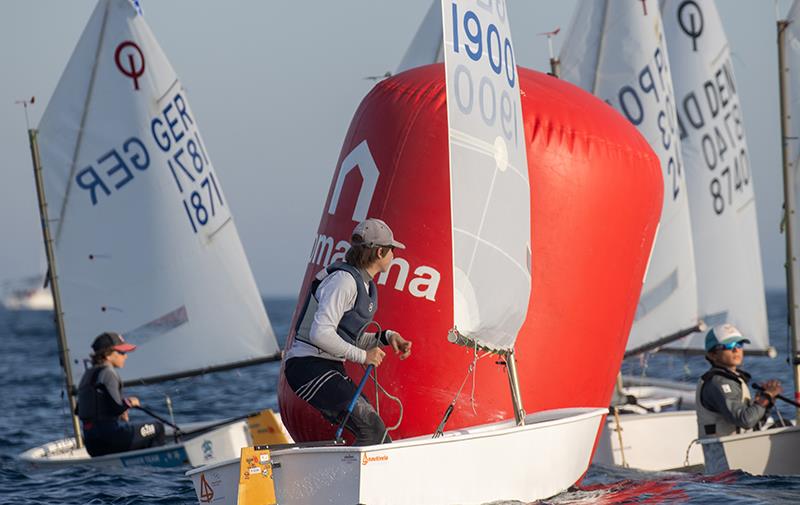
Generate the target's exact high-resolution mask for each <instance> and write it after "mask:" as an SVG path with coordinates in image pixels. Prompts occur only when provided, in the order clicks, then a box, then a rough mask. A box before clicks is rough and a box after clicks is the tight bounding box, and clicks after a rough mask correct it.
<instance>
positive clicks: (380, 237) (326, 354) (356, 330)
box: [284, 218, 411, 445]
mask: <svg viewBox="0 0 800 505" xmlns="http://www.w3.org/2000/svg"><path fill="white" fill-rule="evenodd" d="M395 249H405V245H403V244H402V243H401V242H398V241H397V240H395V238H394V234H393V233H392V230H391V229H390V228H389V226H388V225H387V224H386V223H384V222H383V221H381V220H380V219H375V218H369V219H366V220H364V221H362V222H361V223H359V224H358V225H356V227H355V228H354V229H353V234H352V237H351V240H350V249H349V250H348V251H347V254H346V256H345V261H344V262H337V263H333V264H332V265H330V266H328V267H327V268H325V269H323V270H322V271H321V272H319V273H318V274H317V276H316V277H315V279H314V281H313V282H312V284H311V289H310V290H309V294H308V297H307V299H306V302H305V305H304V307H303V309H302V311H301V312H300V314H299V316H298V318H297V325H296V327H295V334H294V340H293V341H292V343H291V346H290V347H289V350H288V351H287V353H286V357H285V360H286V363H285V366H284V373H285V375H286V382H287V383H288V384H289V386H290V387H291V388H292V390H293V391H294V392H295V394H297V396H298V397H299V398H300V399H302V400H305V401H306V402H308V403H309V404H310V405H311V406H312V407H314V408H315V409H317V410H318V411H320V413H322V415H323V416H324V417H325V418H326V419H327V420H328V421H330V422H331V423H334V424H339V423H340V422H341V420H342V419H343V418H344V417H345V414H346V411H347V406H348V404H349V403H350V400H351V399H352V398H353V396H355V392H356V386H355V384H354V383H353V381H352V380H351V379H350V377H348V376H347V372H346V371H345V368H344V362H345V361H352V362H354V363H360V364H362V365H374V366H376V367H377V366H379V365H380V364H381V362H382V361H383V359H384V357H385V356H386V353H385V352H384V351H383V349H381V346H382V345H385V346H391V348H392V349H393V350H394V352H395V353H396V354H397V355H398V356H399V358H400V359H401V360H402V359H406V358H407V357H408V356H409V355H410V354H411V342H410V341H408V340H406V339H405V338H403V337H402V336H401V335H400V333H398V332H396V331H393V330H389V329H381V328H380V326H379V325H378V324H377V323H376V322H375V321H374V317H375V313H376V312H377V310H378V291H377V286H376V285H375V282H374V280H373V279H374V277H375V276H376V275H378V274H379V273H381V272H387V271H389V267H390V266H391V264H392V260H393V259H394V251H395ZM372 326H374V327H375V328H374V329H376V330H378V331H374V332H372V331H370V332H368V331H366V330H367V329H368V328H370V327H372ZM370 329H371V328H370ZM345 428H346V429H347V430H348V431H350V432H351V433H352V434H353V435H354V436H355V443H356V445H371V444H379V443H383V442H390V441H391V438H390V437H389V435H388V432H387V430H386V425H385V424H384V423H383V420H382V419H381V417H380V415H378V413H377V412H376V411H375V409H374V408H373V407H372V405H370V403H369V402H368V401H367V400H366V399H365V398H364V397H363V396H359V398H358V401H357V403H356V405H355V407H354V409H353V412H352V414H351V415H350V417H349V418H348V421H347V424H346V425H345Z"/></svg>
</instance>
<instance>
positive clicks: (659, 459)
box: [592, 410, 703, 471]
mask: <svg viewBox="0 0 800 505" xmlns="http://www.w3.org/2000/svg"><path fill="white" fill-rule="evenodd" d="M619 420H620V422H619V425H617V422H616V420H615V419H614V418H613V416H609V417H608V418H607V419H606V422H605V424H604V425H603V432H602V433H601V434H600V440H599V441H598V443H597V450H596V451H595V455H594V459H592V463H595V464H600V465H606V466H611V465H616V466H624V467H629V468H636V469H639V470H647V471H664V470H680V469H684V468H691V467H695V468H696V467H697V466H698V465H702V464H703V451H702V449H701V448H700V447H699V446H698V445H697V444H694V445H693V444H692V442H693V441H694V440H695V439H696V438H697V414H696V413H695V411H694V410H677V411H672V412H659V413H649V414H622V415H620V416H619ZM619 429H621V430H622V431H621V434H622V437H621V438H622V444H621V445H620V432H619V431H618V430H619ZM687 451H688V452H687ZM687 458H688V459H687Z"/></svg>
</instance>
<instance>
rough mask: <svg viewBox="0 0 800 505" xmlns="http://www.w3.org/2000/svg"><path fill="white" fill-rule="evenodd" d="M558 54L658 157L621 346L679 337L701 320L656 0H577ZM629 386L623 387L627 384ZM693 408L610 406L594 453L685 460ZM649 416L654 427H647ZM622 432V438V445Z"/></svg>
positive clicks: (660, 463) (662, 393) (649, 465)
mask: <svg viewBox="0 0 800 505" xmlns="http://www.w3.org/2000/svg"><path fill="white" fill-rule="evenodd" d="M559 60H560V63H561V66H560V68H561V72H560V75H559V77H560V78H562V79H564V80H566V81H568V82H571V83H573V84H575V85H577V86H580V87H581V88H583V89H585V90H586V91H588V92H590V93H592V94H594V95H596V96H597V97H598V98H601V99H603V100H604V101H605V102H606V103H608V104H609V105H611V106H612V107H614V108H615V109H616V110H617V111H618V112H619V113H620V114H622V115H623V116H624V117H625V118H626V119H627V120H628V121H630V122H631V123H632V124H633V125H635V126H636V127H637V128H638V130H639V131H640V132H641V133H642V135H643V136H644V137H645V138H646V139H647V141H648V142H649V143H650V146H651V147H652V148H653V150H654V151H655V152H656V154H657V155H658V157H659V160H660V162H661V170H662V174H663V178H664V200H663V210H662V213H661V222H660V225H659V229H658V234H657V237H656V241H655V243H654V245H653V251H652V254H651V257H650V263H649V266H648V269H647V275H646V276H645V280H644V284H643V286H642V294H641V297H640V299H639V304H638V306H637V310H636V316H635V320H634V323H633V327H632V328H631V332H630V335H629V337H628V344H627V346H626V350H627V351H631V350H633V349H638V348H643V347H646V346H648V345H650V344H652V343H653V342H660V343H661V344H662V345H663V343H668V342H670V341H674V340H675V339H679V338H682V337H685V336H686V335H689V334H691V333H693V332H695V331H697V330H699V329H700V328H702V326H703V323H702V321H701V320H700V318H699V315H698V310H699V309H698V298H697V280H696V272H695V263H694V253H693V242H692V227H691V223H690V216H689V198H688V194H687V188H686V179H685V168H684V162H683V155H682V151H681V138H680V136H679V134H678V124H677V119H676V111H675V93H674V90H673V86H672V75H671V72H670V67H671V65H670V64H669V55H668V51H667V45H666V40H665V37H664V28H663V25H662V22H661V16H660V13H659V11H658V4H657V2H656V1H644V2H638V3H632V2H614V1H611V0H605V1H600V2H591V3H587V4H580V5H579V6H578V7H577V9H576V11H575V14H574V16H573V20H572V23H571V26H570V29H569V31H568V33H567V36H566V39H565V42H564V44H563V46H562V49H561V54H560V55H559ZM634 352H635V351H634ZM633 392H634V391H633V390H631V389H630V388H628V389H626V390H625V393H626V394H631V393H633ZM635 393H636V394H637V396H638V397H639V398H638V402H637V403H639V405H646V406H648V407H650V408H653V407H655V408H658V409H661V408H662V407H666V406H667V405H670V404H672V403H674V402H675V401H676V398H677V397H676V395H675V394H673V393H674V392H673V391H672V390H671V389H665V388H662V387H659V386H655V385H653V384H649V385H647V386H646V389H645V388H642V387H639V388H637V389H636V390H635ZM654 416H655V417H654ZM629 418H630V419H629ZM695 418H696V416H695V415H694V412H693V411H682V412H670V413H664V414H653V415H647V416H637V415H635V414H625V413H623V414H622V416H620V415H619V412H618V409H617V408H616V407H615V411H614V416H613V418H609V419H608V420H607V422H606V424H605V426H604V430H603V433H602V435H601V437H600V440H599V442H598V448H597V451H596V453H595V456H594V460H593V461H594V462H595V463H602V464H613V463H618V464H621V465H624V466H632V467H635V468H639V469H644V470H663V469H668V468H673V467H679V466H683V461H684V453H685V449H686V447H687V446H688V444H689V443H690V442H691V441H692V440H693V439H694V438H695V436H696V433H697V426H696V422H695ZM621 424H624V425H625V428H624V430H622V429H621V426H620V425H621ZM656 424H658V427H659V431H658V432H659V436H654V431H653V430H655V429H656ZM639 430H641V433H640V431H639ZM620 434H624V439H625V440H624V444H622V445H621V444H620V442H622V440H620V438H619V435H620ZM640 436H641V438H642V440H639V437H640ZM623 445H624V446H623ZM697 452H698V453H699V451H697ZM700 463H702V460H701V461H700Z"/></svg>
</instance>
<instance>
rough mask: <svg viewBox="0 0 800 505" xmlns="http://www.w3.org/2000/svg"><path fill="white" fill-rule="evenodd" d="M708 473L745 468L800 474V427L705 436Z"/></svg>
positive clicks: (757, 472)
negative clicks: (711, 436) (713, 436)
mask: <svg viewBox="0 0 800 505" xmlns="http://www.w3.org/2000/svg"><path fill="white" fill-rule="evenodd" d="M700 443H701V444H702V445H703V451H704V452H705V458H706V473H719V472H722V471H725V470H734V469H738V470H743V471H745V472H747V473H750V474H753V475H800V427H797V426H791V427H786V428H774V429H769V430H763V431H754V432H750V433H742V434H738V435H728V436H726V437H718V438H707V439H701V440H700Z"/></svg>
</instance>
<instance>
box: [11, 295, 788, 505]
mask: <svg viewBox="0 0 800 505" xmlns="http://www.w3.org/2000/svg"><path fill="white" fill-rule="evenodd" d="M265 303H266V306H267V310H268V311H269V315H270V319H271V320H272V323H273V326H274V327H275V332H276V334H277V335H279V339H280V338H282V337H283V336H285V335H286V334H287V333H288V328H289V324H290V318H291V316H292V311H293V309H294V300H288V299H267V300H266V301H265ZM767 303H768V311H769V324H770V335H771V339H772V345H773V346H775V347H776V348H777V349H778V353H779V355H778V358H776V359H773V360H770V359H768V358H761V357H747V358H746V360H745V366H744V368H745V369H747V370H749V371H750V372H751V373H752V374H753V377H754V379H766V378H773V377H775V378H779V379H781V380H782V381H783V382H784V384H785V385H786V389H787V391H788V390H790V389H791V387H792V386H791V372H790V369H789V367H788V365H787V364H786V356H787V345H788V341H787V324H786V309H785V296H784V294H783V293H779V292H778V293H767ZM57 352H58V346H57V343H56V338H55V330H54V328H53V325H52V321H51V316H50V315H48V314H41V313H30V312H28V313H12V312H3V311H2V310H1V309H0V402H2V405H0V504H15V505H23V504H37V505H39V504H60V505H68V504H115V505H133V504H165V505H166V504H169V505H173V504H175V505H177V504H193V503H197V501H196V498H195V494H194V489H193V487H192V483H191V481H190V480H189V479H187V478H186V477H185V476H184V472H185V471H186V469H185V468H175V469H147V468H125V469H107V470H104V469H97V468H88V467H72V468H67V469H61V470H55V471H54V470H33V469H31V468H29V467H27V466H26V465H25V464H24V463H22V462H20V461H19V460H17V459H16V457H17V455H18V454H19V453H21V452H22V451H24V450H26V449H29V448H31V447H33V446H36V445H40V444H43V443H45V442H49V441H51V440H54V439H57V438H63V437H68V436H71V425H70V423H69V422H68V421H67V411H68V406H67V402H66V400H65V398H64V397H63V396H62V394H61V392H62V390H63V385H64V380H63V376H62V373H61V370H60V368H59V365H58V357H57ZM278 366H279V365H278V364H277V363H268V364H264V365H259V366H253V367H248V368H244V369H240V370H234V371H229V372H222V373H216V374H211V375H208V376H202V377H195V378H189V379H183V380H178V381H172V382H169V383H165V384H159V385H154V386H151V387H148V388H135V389H131V390H130V391H129V393H130V394H134V395H137V396H139V397H140V399H141V400H142V401H143V403H144V404H145V405H148V406H149V407H150V408H152V409H153V410H158V411H160V412H165V411H166V407H165V406H164V405H165V397H166V396H169V397H170V398H171V400H172V403H173V408H174V413H175V420H176V422H177V423H178V424H180V422H181V421H182V420H187V421H188V420H193V421H194V420H210V419H219V418H220V417H227V416H234V415H238V414H245V413H247V412H248V411H252V410H257V409H261V408H272V409H277V395H276V385H277V375H278ZM623 370H624V372H625V373H626V374H633V375H641V374H646V375H647V376H650V377H661V378H670V379H679V380H686V381H690V382H694V381H696V380H697V378H698V377H699V376H700V375H702V373H703V372H704V371H705V370H706V365H705V362H704V361H703V358H702V357H692V358H688V359H685V358H682V357H680V358H679V357H675V356H668V355H661V354H655V355H652V356H649V357H648V358H647V359H646V360H640V359H632V360H630V361H629V362H626V363H625V364H624V368H623ZM244 405H246V406H247V407H244ZM781 413H782V414H783V415H784V416H786V417H792V416H793V412H792V409H790V408H787V407H786V406H781ZM132 416H139V417H141V416H143V414H141V413H140V412H134V413H133V414H132ZM141 418H142V419H144V418H143V417H141ZM798 457H800V455H798ZM487 485H491V484H490V483H487ZM500 496H502V493H500V492H499V493H498V498H499V497H500ZM496 503H503V504H509V503H519V502H502V501H501V502H496ZM544 503H554V504H578V503H580V504H590V503H603V504H613V503H617V504H622V503H706V504H717V503H725V504H744V503H776V504H777V503H782V504H795V503H800V477H754V476H751V475H748V474H745V473H742V472H727V473H724V474H720V475H714V476H699V475H688V474H681V473H646V472H637V471H634V470H626V469H619V468H600V467H591V468H590V469H589V472H588V474H587V476H586V478H585V479H584V481H583V482H582V483H581V485H580V486H578V487H577V488H576V489H573V490H570V491H568V492H565V493H562V494H560V495H558V496H556V497H553V498H551V499H548V500H546V501H545V502H544ZM443 505H444V504H443Z"/></svg>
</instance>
